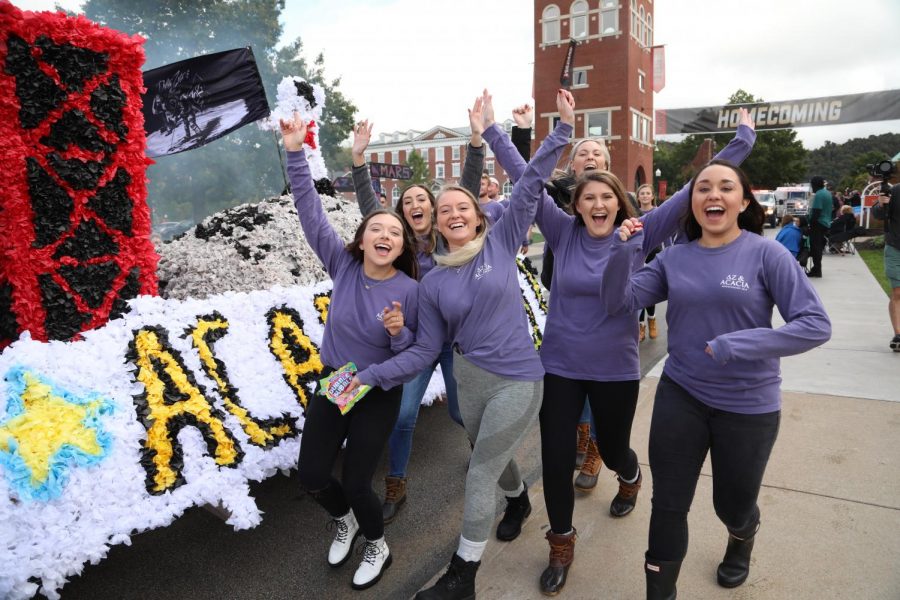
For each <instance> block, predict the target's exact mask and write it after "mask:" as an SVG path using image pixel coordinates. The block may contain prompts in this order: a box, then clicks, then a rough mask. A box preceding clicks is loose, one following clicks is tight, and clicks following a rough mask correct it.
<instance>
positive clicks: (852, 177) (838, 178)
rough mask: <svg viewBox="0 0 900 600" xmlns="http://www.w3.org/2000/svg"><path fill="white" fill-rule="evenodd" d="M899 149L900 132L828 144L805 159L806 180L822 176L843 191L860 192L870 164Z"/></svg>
mask: <svg viewBox="0 0 900 600" xmlns="http://www.w3.org/2000/svg"><path fill="white" fill-rule="evenodd" d="M898 150H900V133H883V134H881V135H870V136H868V137H865V138H853V139H850V140H847V141H846V142H844V143H843V144H835V143H834V142H830V141H828V142H825V144H823V145H822V146H821V147H819V148H816V149H815V150H812V151H810V153H809V155H808V157H807V160H806V176H807V179H808V178H809V177H811V176H813V175H821V176H822V177H824V178H825V179H827V180H828V181H834V182H837V184H836V185H837V187H838V189H839V190H842V189H844V188H850V189H857V190H861V189H862V188H863V186H865V184H866V183H867V182H868V171H866V169H865V166H866V165H867V164H872V163H876V162H879V161H882V160H886V159H889V158H890V157H892V156H894V155H895V154H896V153H897V151H898Z"/></svg>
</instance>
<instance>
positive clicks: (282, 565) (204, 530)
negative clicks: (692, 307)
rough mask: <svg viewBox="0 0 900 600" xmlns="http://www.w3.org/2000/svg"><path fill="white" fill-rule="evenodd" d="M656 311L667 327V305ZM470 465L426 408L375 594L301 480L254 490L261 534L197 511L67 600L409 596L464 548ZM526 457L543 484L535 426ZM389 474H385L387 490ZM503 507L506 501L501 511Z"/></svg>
mask: <svg viewBox="0 0 900 600" xmlns="http://www.w3.org/2000/svg"><path fill="white" fill-rule="evenodd" d="M539 260H540V259H539V257H538V265H537V266H538V268H539V267H540V263H539ZM657 310H658V313H659V314H658V318H659V319H660V323H661V324H662V323H664V318H665V306H664V305H660V306H659V307H658V309H657ZM660 330H661V335H660V337H659V338H657V339H656V340H653V341H650V340H648V341H646V342H644V343H643V344H642V345H641V364H642V365H644V370H645V371H646V370H649V368H650V367H652V366H653V364H654V363H656V362H657V361H658V360H659V359H660V358H661V357H662V356H663V355H664V354H665V346H666V338H665V331H664V330H665V327H664V326H662V327H661V328H660ZM468 459H469V445H468V443H467V441H466V437H465V435H464V433H463V431H462V429H460V428H459V427H457V426H456V425H455V424H453V422H452V421H451V420H450V418H449V417H448V416H447V411H446V408H445V407H442V406H436V407H431V408H426V409H423V410H422V411H421V413H420V416H419V423H418V425H417V429H416V435H415V439H414V446H413V457H412V461H411V464H410V471H409V472H410V474H411V477H410V483H409V501H408V503H407V505H406V507H405V508H404V510H403V512H402V514H401V517H400V518H399V519H398V520H397V521H396V522H395V523H393V524H391V525H389V526H388V528H387V530H386V537H387V541H388V544H389V545H390V547H391V549H392V551H393V553H394V563H393V566H392V567H391V569H390V570H389V571H388V573H387V574H386V575H385V578H384V580H383V581H382V582H381V583H379V584H378V585H377V586H375V587H374V588H372V589H370V590H368V591H365V592H353V591H352V590H351V589H350V581H351V579H352V577H353V571H354V570H355V565H356V564H358V562H357V561H356V560H355V559H354V560H352V561H351V562H349V563H348V564H346V565H345V566H344V567H342V568H340V569H338V570H332V569H330V568H329V567H328V566H327V564H326V562H325V556H326V553H327V551H328V545H329V543H330V539H331V537H332V534H331V532H329V531H326V529H325V525H326V519H325V515H324V512H323V511H322V510H321V509H320V508H319V507H318V506H316V505H315V504H314V503H313V501H312V500H311V499H310V498H309V497H306V496H300V494H299V492H298V490H299V487H298V483H297V479H296V472H293V473H292V474H291V475H290V476H284V475H277V476H275V477H273V478H271V479H269V480H267V481H264V482H260V483H257V484H255V485H252V486H251V489H252V493H253V495H254V497H255V498H256V500H257V503H258V504H259V507H260V509H261V510H262V511H263V513H264V517H263V522H262V524H261V525H260V526H259V527H257V528H256V529H252V530H250V531H242V532H234V531H233V530H232V529H231V528H230V527H229V526H228V525H226V524H225V523H224V522H223V521H222V520H220V519H219V518H218V517H216V516H214V515H213V514H211V513H210V512H207V511H206V510H204V509H201V508H195V509H191V510H189V511H188V512H187V513H185V515H184V516H183V517H182V518H180V519H178V520H177V521H176V522H175V523H173V524H172V525H171V526H169V527H167V528H164V529H158V530H154V531H149V532H146V533H143V534H140V535H137V536H135V537H134V538H133V540H132V545H131V546H130V547H128V546H117V547H114V548H113V549H112V550H111V551H110V553H109V556H108V557H107V558H106V559H105V560H104V561H103V562H101V563H100V564H98V565H93V566H91V565H88V566H87V567H86V568H85V569H84V572H83V573H82V574H81V575H80V576H75V577H73V578H72V579H71V582H70V583H69V584H68V585H67V586H66V587H65V588H63V598H64V599H66V600H73V599H82V598H83V599H90V600H105V599H110V600H113V599H115V600H121V599H122V598H141V599H142V600H155V599H160V600H162V599H165V600H170V599H171V598H190V599H198V600H199V599H205V598H210V599H213V598H215V599H220V598H229V599H235V600H237V599H251V598H252V599H260V598H266V599H282V598H284V599H288V598H291V599H298V598H301V599H302V598H316V599H321V598H331V599H339V598H346V597H352V598H358V599H359V600H366V599H369V598H372V599H374V598H379V599H380V598H409V597H411V596H412V595H413V594H415V592H416V591H417V590H418V589H419V588H420V587H421V586H422V585H424V584H425V583H426V582H427V581H428V580H429V579H431V578H432V577H433V575H434V574H435V573H437V572H438V571H440V570H442V569H443V567H444V566H445V565H446V563H447V561H448V560H449V559H450V556H451V555H452V553H453V551H454V550H455V549H456V545H457V541H458V536H459V526H460V523H461V519H462V508H463V492H464V484H465V472H466V466H467V463H468ZM518 459H519V462H520V465H521V467H522V472H523V473H524V474H525V477H526V480H527V481H529V482H534V481H537V480H538V479H539V478H540V436H539V433H538V431H537V428H536V427H535V429H534V430H533V431H532V432H531V434H529V436H528V438H527V439H526V441H525V443H524V444H523V446H522V448H520V450H519V453H518ZM383 463H384V461H383ZM383 468H384V467H382V470H381V471H379V473H378V474H377V475H376V489H378V490H379V491H380V490H381V485H382V484H381V481H382V479H383V477H384V474H385V473H384V470H383ZM502 504H503V502H502V499H499V501H498V505H497V507H498V511H499V510H502ZM357 547H359V544H358V545H357Z"/></svg>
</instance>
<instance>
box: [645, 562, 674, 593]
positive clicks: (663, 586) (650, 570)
mask: <svg viewBox="0 0 900 600" xmlns="http://www.w3.org/2000/svg"><path fill="white" fill-rule="evenodd" d="M644 558H645V560H644V574H645V575H646V577H647V600H675V598H677V597H678V590H677V589H676V588H675V583H676V582H677V581H678V572H679V571H681V561H680V560H656V559H655V558H650V557H649V556H647V555H646V554H645V555H644Z"/></svg>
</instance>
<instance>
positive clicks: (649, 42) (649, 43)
mask: <svg viewBox="0 0 900 600" xmlns="http://www.w3.org/2000/svg"><path fill="white" fill-rule="evenodd" d="M644 45H645V46H652V45H653V15H651V14H650V13H649V12H648V13H647V42H646V43H645V44H644Z"/></svg>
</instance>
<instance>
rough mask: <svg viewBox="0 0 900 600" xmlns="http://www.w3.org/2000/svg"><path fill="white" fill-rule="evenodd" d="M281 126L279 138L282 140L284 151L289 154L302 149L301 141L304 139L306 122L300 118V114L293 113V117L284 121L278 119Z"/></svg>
mask: <svg viewBox="0 0 900 600" xmlns="http://www.w3.org/2000/svg"><path fill="white" fill-rule="evenodd" d="M278 123H279V125H280V126H281V137H282V139H284V149H285V150H287V151H289V152H297V151H298V150H302V149H303V141H304V140H305V139H306V130H307V125H306V122H305V121H304V120H303V118H302V117H300V113H298V112H296V111H294V117H293V118H292V119H289V120H287V121H285V120H284V119H278Z"/></svg>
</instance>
